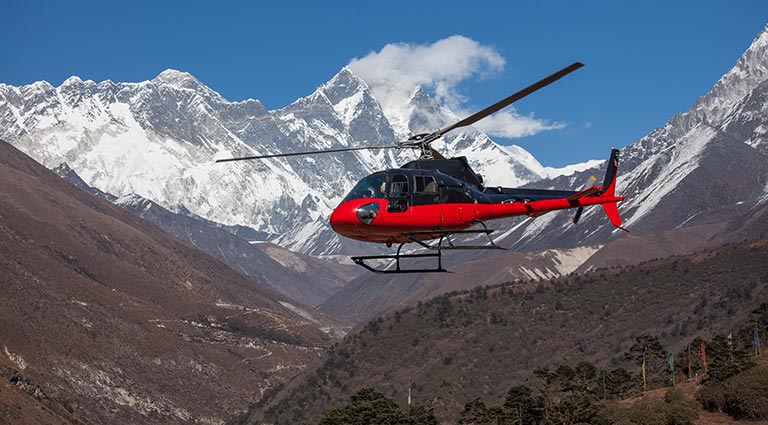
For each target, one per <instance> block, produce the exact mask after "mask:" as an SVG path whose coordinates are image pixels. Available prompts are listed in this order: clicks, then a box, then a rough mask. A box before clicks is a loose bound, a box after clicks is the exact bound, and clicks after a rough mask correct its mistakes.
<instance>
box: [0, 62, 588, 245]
mask: <svg viewBox="0 0 768 425" xmlns="http://www.w3.org/2000/svg"><path fill="white" fill-rule="evenodd" d="M403 108H404V110H405V119H406V122H407V127H406V126H403V125H398V126H397V128H393V126H392V125H391V124H390V121H389V120H388V118H387V117H386V116H385V115H384V113H383V112H382V110H381V107H380V105H379V103H378V102H377V100H376V99H375V98H374V96H373V95H372V93H371V90H370V89H369V87H368V86H367V84H366V83H365V82H364V81H362V80H361V79H360V78H358V77H357V76H355V75H354V74H353V73H352V72H351V71H350V70H349V69H346V68H344V69H342V70H341V72H339V74H337V75H336V76H334V77H333V78H332V79H331V80H330V81H329V82H328V83H326V84H324V85H322V86H320V87H319V88H318V89H317V90H316V91H315V92H314V93H312V94H311V95H309V96H307V97H304V98H301V99H298V100H297V101H295V102H294V103H292V104H291V105H288V106H287V107H285V108H282V109H278V110H273V111H268V110H266V108H264V106H263V105H262V104H261V103H259V101H257V100H252V99H248V100H246V101H242V102H230V101H228V100H226V99H224V98H223V97H222V96H220V95H219V94H218V93H216V92H215V91H213V90H211V89H210V88H208V87H207V86H205V85H204V84H202V83H201V82H200V81H198V80H197V79H195V78H194V77H193V76H192V75H190V74H187V73H184V72H179V71H173V70H167V71H164V72H162V73H161V74H160V75H158V76H157V77H156V78H154V79H153V80H150V81H144V82H140V83H115V82H112V81H103V82H101V83H95V82H93V81H82V80H80V79H79V78H77V77H71V78H69V79H67V80H66V81H65V82H64V83H62V84H61V85H60V86H58V87H54V86H52V85H50V84H48V83H47V82H37V83H34V84H30V85H27V86H21V87H13V86H9V85H4V84H0V137H2V138H3V139H5V140H7V141H9V142H10V143H11V144H13V145H14V146H16V147H18V148H19V149H21V150H22V151H24V152H25V153H27V154H28V155H30V156H31V157H33V158H35V159H36V160H37V161H39V162H41V163H42V164H44V165H45V166H47V167H49V168H53V167H55V166H57V165H59V164H61V163H63V162H66V163H67V164H69V166H71V167H72V169H74V170H75V171H76V172H77V174H79V175H80V177H82V179H83V181H84V182H85V183H86V184H87V185H89V186H92V187H94V188H97V189H99V190H102V191H104V192H107V193H111V194H113V195H115V196H118V197H121V196H125V195H129V194H137V195H139V196H141V197H143V198H145V199H150V200H152V201H155V202H157V203H158V204H160V205H162V206H163V207H165V208H167V209H169V210H171V211H173V212H179V211H185V210H186V211H190V212H192V213H194V214H195V215H198V216H200V217H203V218H205V219H207V220H210V221H213V222H216V223H221V224H224V225H243V226H247V227H250V228H253V229H255V230H257V231H259V232H261V233H260V234H261V236H263V237H264V238H266V239H268V240H270V241H272V242H275V243H277V244H279V245H281V246H283V247H287V248H290V249H292V250H294V251H301V252H303V253H308V254H312V255H334V254H348V253H360V252H371V250H374V251H375V250H376V249H377V247H371V246H368V245H367V244H360V243H357V242H354V241H350V240H345V239H341V238H339V237H338V236H336V235H335V234H334V233H333V232H332V230H331V229H330V227H329V226H328V216H329V215H330V212H331V211H332V209H333V208H334V207H335V206H336V205H337V204H338V203H339V201H340V200H341V199H342V197H343V196H344V195H345V193H346V192H347V191H348V190H349V189H350V188H351V187H352V186H353V185H354V183H356V182H357V180H359V179H360V178H362V177H364V176H366V175H367V174H369V173H371V172H373V171H375V170H379V169H383V168H392V167H397V166H398V165H399V164H401V163H403V162H406V161H407V160H410V159H413V158H414V157H415V156H414V153H413V152H411V151H410V150H408V151H392V150H388V151H361V152H354V153H343V154H339V155H318V156H312V157H292V158H282V159H270V160H264V161H250V162H239V163H225V164H215V163H214V162H213V160H214V159H215V158H223V157H230V156H239V155H252V154H269V153H278V152H293V151H303V150H314V149H328V148H341V147H348V146H378V145H392V144H394V143H395V141H396V139H398V138H402V137H406V136H407V133H408V132H410V131H423V130H425V129H434V128H436V127H439V126H442V125H444V124H446V123H448V122H450V121H453V120H455V119H456V117H455V116H453V114H451V113H450V111H448V110H446V109H445V108H443V107H441V106H440V105H439V104H437V102H435V101H434V100H433V99H432V98H430V97H429V95H428V94H427V92H426V91H425V90H423V89H422V88H417V89H416V90H414V92H413V95H412V96H411V98H410V99H409V101H408V104H407V105H403ZM400 118H402V117H400ZM437 147H439V148H440V149H441V151H442V152H443V153H444V154H446V155H451V156H458V155H466V156H468V157H469V159H470V162H471V163H472V165H473V166H474V167H475V168H476V169H477V170H478V171H479V172H480V173H482V174H484V175H486V177H487V179H488V181H489V182H490V183H494V182H496V184H501V183H504V184H523V183H526V182H529V181H533V180H538V179H540V178H542V177H545V176H549V175H552V174H553V173H554V174H557V170H551V169H546V168H544V167H542V166H541V164H539V163H538V162H537V161H536V160H535V159H534V158H533V157H532V156H531V155H530V154H529V153H527V152H526V151H524V150H523V149H522V148H519V147H512V148H509V149H505V148H502V147H500V146H499V145H497V144H495V143H494V142H493V141H491V140H490V139H489V138H488V137H487V136H485V135H484V134H482V133H481V132H479V131H477V130H474V129H471V128H470V129H467V130H465V131H462V132H458V131H457V132H454V133H452V134H450V135H449V136H448V137H446V138H445V140H444V141H442V142H440V144H438V146H437ZM583 167H586V165H585V166H583ZM583 167H582V168H583ZM569 171H570V170H569Z"/></svg>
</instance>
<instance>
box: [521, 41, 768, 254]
mask: <svg viewBox="0 0 768 425" xmlns="http://www.w3.org/2000/svg"><path fill="white" fill-rule="evenodd" d="M766 90H768V31H763V32H762V33H760V34H759V35H758V36H757V37H756V38H755V39H754V41H753V42H752V44H751V45H750V46H749V48H748V49H747V51H746V52H745V53H744V54H743V55H742V57H741V58H740V59H739V60H738V62H737V63H736V65H735V66H734V67H733V69H731V70H730V71H728V72H727V73H726V74H725V75H724V76H723V77H722V78H720V80H719V81H718V82H717V83H716V84H715V85H714V87H713V88H712V89H711V90H710V91H709V92H708V93H707V94H706V95H704V96H703V97H701V98H699V99H698V100H697V101H696V102H695V103H694V104H693V106H691V108H690V109H689V110H688V111H686V112H684V113H681V114H677V115H675V116H674V117H672V118H671V119H670V120H669V121H668V122H667V123H666V124H665V125H664V126H663V127H660V128H658V129H656V130H654V131H652V132H651V133H650V134H648V135H647V136H645V137H643V138H642V139H640V140H638V141H636V142H634V143H632V144H631V145H629V146H627V147H625V148H624V149H623V150H622V158H621V165H620V168H619V173H620V174H619V181H618V188H617V193H619V194H621V195H623V196H626V197H627V199H626V201H625V202H623V203H622V204H621V205H620V210H621V213H622V216H623V217H624V219H625V223H626V225H627V227H628V228H629V229H630V230H631V231H632V232H633V233H634V234H641V235H651V234H654V233H658V232H661V231H667V230H672V229H675V228H676V227H680V226H683V225H685V224H686V223H687V222H688V221H690V220H692V219H694V218H695V217H697V216H700V215H707V214H710V213H711V212H712V211H714V210H717V209H718V208H721V207H723V206H725V205H733V204H737V203H740V202H741V203H762V202H764V201H766V200H768V150H767V149H768V148H766V147H767V146H768V139H766V134H765V128H766V127H765V125H764V124H765V121H766V117H768V115H766V114H765V108H766V105H768V103H766V101H767V100H768V97H767V96H766ZM589 175H596V176H601V175H602V169H601V167H595V168H592V169H588V170H586V171H583V172H579V173H575V174H573V175H572V176H569V177H558V178H554V179H548V180H543V181H539V182H536V183H535V186H537V187H558V188H569V187H570V188H577V187H579V186H580V185H582V184H583V183H584V182H585V181H587V179H588V176H589ZM570 218H571V214H570V213H567V212H562V213H555V214H547V215H545V216H542V217H540V218H537V219H535V220H530V219H529V220H527V221H526V222H525V223H522V224H521V225H520V226H519V227H517V228H516V229H515V230H514V231H512V232H510V233H509V234H508V235H507V237H506V241H507V245H508V246H512V247H514V248H516V249H543V248H552V247H572V246H581V245H585V244H595V243H605V242H606V241H608V240H611V239H613V238H615V237H618V236H624V235H621V234H619V233H617V231H616V230H615V229H613V227H612V226H611V225H610V223H608V222H607V220H605V217H604V215H603V213H602V211H600V210H599V209H597V208H595V209H592V210H588V211H586V212H585V214H584V216H583V217H582V219H581V222H580V223H579V225H578V226H574V225H573V224H572V223H571V222H570Z"/></svg>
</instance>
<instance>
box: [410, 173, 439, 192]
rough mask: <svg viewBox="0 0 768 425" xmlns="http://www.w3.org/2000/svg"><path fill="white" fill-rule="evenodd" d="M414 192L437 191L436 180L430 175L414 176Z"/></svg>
mask: <svg viewBox="0 0 768 425" xmlns="http://www.w3.org/2000/svg"><path fill="white" fill-rule="evenodd" d="M415 180H416V193H430V194H431V193H437V182H435V178H434V177H432V176H416V177H415Z"/></svg>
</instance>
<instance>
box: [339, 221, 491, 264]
mask: <svg viewBox="0 0 768 425" xmlns="http://www.w3.org/2000/svg"><path fill="white" fill-rule="evenodd" d="M480 224H481V225H482V226H483V228H482V229H478V230H453V231H443V230H434V231H423V232H410V233H406V234H405V236H406V237H407V238H408V239H409V242H416V243H417V244H419V245H420V246H422V247H423V248H425V249H428V250H430V251H432V252H427V253H421V254H401V253H400V250H402V248H403V246H404V245H405V244H406V243H409V242H403V243H401V244H400V245H399V246H398V247H397V253H396V254H393V255H392V254H390V255H365V256H359V257H352V261H353V262H354V263H355V264H357V265H359V266H361V267H364V268H365V269H367V270H369V271H372V272H374V273H384V274H387V273H388V274H396V273H446V272H448V270H446V269H444V268H443V250H454V249H455V250H458V249H467V250H474V249H478V250H479V249H483V250H484V249H501V250H506V248H502V247H500V246H498V245H496V243H495V242H494V241H493V238H491V233H493V231H494V230H495V229H488V228H487V227H486V226H485V223H482V222H480ZM471 234H475V235H480V234H483V235H486V236H488V241H489V243H490V245H457V244H456V243H454V241H453V240H452V239H451V236H453V235H471ZM427 235H428V236H432V237H433V238H437V237H439V238H440V240H439V241H438V242H437V243H432V244H430V243H427V242H424V241H423V240H421V239H420V237H421V236H427ZM444 241H445V242H447V245H444V244H443V242H444ZM411 258H436V259H437V267H435V268H432V269H429V268H421V269H403V268H402V267H401V266H400V260H401V259H411ZM368 260H395V261H394V265H395V268H394V269H391V268H376V267H375V266H373V265H371V264H368V263H366V261H368ZM390 265H391V263H390Z"/></svg>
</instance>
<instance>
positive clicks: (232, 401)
mask: <svg viewBox="0 0 768 425" xmlns="http://www.w3.org/2000/svg"><path fill="white" fill-rule="evenodd" d="M0 284H1V285H2V288H3V296H2V297H0V346H1V347H0V348H1V349H2V352H1V353H0V356H3V357H5V358H6V359H7V360H8V361H10V362H11V363H12V364H13V365H14V369H15V372H14V373H15V374H16V375H17V377H18V379H21V380H23V381H25V382H31V383H33V384H34V385H37V386H39V388H40V390H41V392H42V393H43V394H45V396H46V397H49V398H50V399H53V400H55V401H56V403H57V404H60V405H61V406H64V408H65V410H66V411H68V412H70V413H72V415H74V416H76V417H87V418H88V419H89V420H90V421H92V422H95V423H114V424H121V423H125V424H128V423H164V424H165V423H220V422H221V421H223V420H225V419H227V418H228V417H231V416H232V415H235V414H237V413H238V412H241V411H242V410H243V409H244V408H245V407H246V406H247V405H248V404H249V403H251V402H253V401H254V400H258V399H259V398H260V397H261V395H262V394H263V393H264V392H265V391H267V390H268V389H270V388H273V387H274V386H276V385H280V384H281V383H283V382H286V381H287V380H289V379H291V378H292V377H293V376H295V375H296V374H297V373H298V372H299V371H300V370H302V369H304V368H305V367H306V366H307V365H308V364H310V363H311V362H313V361H315V360H316V359H317V358H318V356H320V355H321V353H322V352H323V350H324V349H325V347H326V346H328V345H329V344H330V343H331V342H332V341H333V339H332V338H331V337H330V336H329V335H328V334H327V333H326V332H323V331H322V330H321V329H326V330H327V328H330V327H331V326H332V325H333V322H329V321H327V320H326V319H323V318H322V316H318V317H315V316H313V314H312V313H311V312H310V311H307V310H306V309H305V308H303V307H302V306H301V305H299V304H298V303H296V302H294V301H292V300H290V299H288V298H286V297H284V296H282V295H280V294H278V293H276V292H274V291H273V290H272V289H270V288H269V287H267V286H266V285H264V284H261V283H259V282H257V281H254V280H250V279H247V278H245V277H244V276H243V275H241V274H238V273H236V272H234V271H233V270H231V269H230V268H229V267H227V266H226V265H224V264H223V263H221V262H220V261H218V260H216V259H214V258H212V257H209V256H207V255H205V254H204V253H202V252H201V251H199V250H197V249H194V248H192V247H190V246H189V245H187V244H186V243H183V242H181V241H180V240H178V239H176V238H174V237H172V236H170V235H168V234H167V233H165V232H163V231H162V230H161V229H160V228H158V227H157V226H155V225H153V224H151V223H149V222H148V221H146V220H142V219H140V218H138V217H136V216H135V215H133V214H131V213H129V212H128V211H125V210H124V209H122V208H119V207H116V206H114V205H112V204H110V203H109V202H107V201H106V200H104V199H102V198H100V197H97V196H92V195H90V194H88V193H85V192H83V191H81V190H79V189H77V188H75V187H73V186H72V185H70V184H68V183H66V182H65V181H63V180H62V179H61V178H59V177H58V176H56V175H55V174H53V173H51V172H50V171H48V170H47V169H45V168H44V167H43V166H41V165H40V164H38V163H36V162H34V161H33V160H32V159H30V158H29V157H27V156H26V155H24V154H23V153H21V152H20V151H18V150H16V149H15V148H13V147H12V146H10V145H8V144H6V143H2V142H0ZM3 391H5V390H3Z"/></svg>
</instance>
